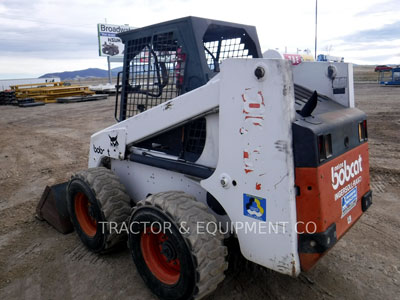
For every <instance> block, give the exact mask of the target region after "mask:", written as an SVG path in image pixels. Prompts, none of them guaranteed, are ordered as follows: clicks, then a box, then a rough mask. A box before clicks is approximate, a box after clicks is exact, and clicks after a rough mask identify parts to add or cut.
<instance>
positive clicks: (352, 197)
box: [342, 187, 357, 218]
mask: <svg viewBox="0 0 400 300" xmlns="http://www.w3.org/2000/svg"><path fill="white" fill-rule="evenodd" d="M356 204H357V187H355V188H354V189H352V190H350V191H349V192H348V193H347V194H346V195H344V196H343V198H342V218H343V217H344V216H345V215H346V214H347V213H348V212H349V211H350V210H352V209H353V208H354V206H356Z"/></svg>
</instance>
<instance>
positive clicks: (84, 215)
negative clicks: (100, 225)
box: [74, 192, 97, 237]
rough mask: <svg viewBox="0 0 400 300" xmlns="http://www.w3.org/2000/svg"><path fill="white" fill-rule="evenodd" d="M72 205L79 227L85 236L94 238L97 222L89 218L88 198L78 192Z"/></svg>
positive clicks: (89, 204)
mask: <svg viewBox="0 0 400 300" xmlns="http://www.w3.org/2000/svg"><path fill="white" fill-rule="evenodd" d="M74 204H75V205H74V206H75V215H76V218H77V220H78V223H79V226H80V227H81V229H82V230H83V232H84V233H85V234H86V235H87V236H89V237H94V236H95V235H96V232H97V222H96V219H95V218H94V217H93V216H91V213H90V212H91V211H92V204H91V203H90V202H89V199H88V197H86V195H85V194H84V193H81V192H78V193H77V194H76V195H75V198H74Z"/></svg>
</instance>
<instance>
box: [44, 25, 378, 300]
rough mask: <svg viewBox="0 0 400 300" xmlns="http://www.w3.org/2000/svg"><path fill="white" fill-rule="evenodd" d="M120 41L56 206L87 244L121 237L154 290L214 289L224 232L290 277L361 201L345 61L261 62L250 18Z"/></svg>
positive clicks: (101, 247) (131, 34) (354, 114)
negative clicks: (95, 122) (83, 154)
mask: <svg viewBox="0 0 400 300" xmlns="http://www.w3.org/2000/svg"><path fill="white" fill-rule="evenodd" d="M119 37H120V38H121V39H122V41H123V43H124V44H125V52H124V65H123V71H122V73H121V74H119V77H120V79H121V80H122V84H121V85H118V89H119V91H120V97H118V94H119V93H117V99H116V105H115V117H116V119H117V121H118V122H117V123H116V124H115V125H113V126H110V127H108V128H106V129H103V130H101V131H99V132H97V133H95V134H94V135H92V137H91V141H90V153H89V169H87V170H84V171H81V172H78V173H76V174H75V175H74V176H72V178H71V179H70V181H69V182H68V183H67V184H66V188H65V192H66V195H65V199H66V200H65V201H64V200H62V199H63V197H59V199H61V200H58V202H62V203H58V205H55V207H57V208H58V207H62V206H63V204H64V207H65V206H66V207H67V211H68V214H69V218H70V219H71V221H72V224H73V226H74V229H75V231H76V232H77V234H78V235H79V237H80V239H81V240H82V242H83V243H84V244H85V245H86V246H87V247H88V248H89V249H90V250H92V251H94V252H107V251H110V250H111V249H113V248H114V247H116V246H117V245H119V244H120V243H121V242H125V241H126V240H127V239H128V245H129V249H130V252H131V254H132V258H133V261H134V263H135V264H136V267H137V269H138V272H139V273H140V275H141V276H142V278H143V279H144V281H145V283H146V284H147V285H148V287H149V288H150V289H151V290H152V292H153V293H154V294H156V295H157V296H158V297H159V298H161V299H193V298H195V299H200V298H202V297H203V296H205V295H207V294H209V293H211V292H212V291H214V290H215V289H216V287H217V285H218V284H219V283H220V282H221V281H222V280H223V279H224V271H225V270H226V269H227V262H226V257H227V253H228V251H229V249H227V247H226V244H225V243H224V241H225V240H226V239H227V238H228V237H233V238H237V240H238V243H239V245H240V251H241V253H242V254H243V256H244V257H245V258H246V259H248V260H250V261H252V262H254V263H257V264H259V265H261V266H264V267H266V268H269V269H272V270H275V271H277V272H280V273H283V274H288V275H290V276H298V275H299V274H300V272H301V271H302V270H303V271H307V270H309V269H310V268H311V267H312V266H313V265H314V264H315V263H316V262H317V261H318V260H319V259H320V258H321V257H322V256H323V255H324V254H326V253H327V251H329V249H331V248H332V247H333V246H334V245H335V243H336V242H337V240H338V239H340V238H341V237H342V236H343V235H344V234H345V233H346V231H347V230H349V228H350V227H351V226H352V225H353V224H354V223H355V222H356V221H357V220H358V219H359V218H360V216H361V215H362V214H363V212H365V211H366V210H367V209H368V207H369V206H370V205H371V203H372V194H371V191H370V180H369V160H368V156H369V155H368V144H367V140H368V136H367V121H366V115H365V113H363V112H362V111H360V110H358V109H356V108H355V107H354V90H353V73H352V65H351V64H347V63H329V62H303V63H300V64H297V65H292V64H291V63H290V62H289V61H288V60H282V59H268V58H263V57H262V53H261V49H260V45H259V41H258V38H257V33H256V29H255V27H253V26H246V25H240V24H233V23H227V22H221V21H215V20H208V19H202V18H196V17H186V18H182V19H177V20H173V21H169V22H164V23H160V24H156V25H152V26H148V27H144V28H140V29H135V30H132V31H128V32H124V33H121V34H119ZM118 82H119V81H118ZM53 201H57V200H53ZM45 203H46V200H43V201H42V206H41V207H42V208H43V207H45V206H46V205H45ZM60 210H61V209H60ZM65 211H66V209H64V214H63V215H61V216H62V217H65ZM39 213H40V209H39ZM67 217H68V216H67Z"/></svg>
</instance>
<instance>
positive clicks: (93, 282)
mask: <svg viewBox="0 0 400 300" xmlns="http://www.w3.org/2000/svg"><path fill="white" fill-rule="evenodd" d="M356 102H357V106H358V107H359V108H360V109H362V110H364V111H366V112H367V113H368V115H369V120H368V122H369V123H368V129H369V146H370V155H371V176H372V187H373V193H374V199H373V200H374V203H373V205H372V206H371V208H370V209H369V210H368V211H367V212H366V213H365V214H364V216H363V217H362V218H361V220H360V221H359V222H357V223H356V224H355V225H354V227H353V228H352V229H351V230H350V231H349V233H348V234H347V235H346V236H345V237H344V238H343V239H342V240H340V241H339V242H338V243H337V245H336V246H335V247H334V248H333V249H332V250H331V251H330V252H329V253H328V254H327V255H326V256H325V257H324V258H323V259H321V261H320V262H319V264H317V266H316V267H315V268H314V269H313V270H311V271H310V272H308V273H304V274H302V275H301V276H300V277H299V278H297V279H294V278H290V277H287V276H284V275H280V274H278V273H275V272H272V271H268V270H265V269H262V268H260V267H256V266H255V265H253V264H251V263H248V264H245V263H244V261H242V263H243V265H242V266H241V267H240V268H239V269H236V270H235V271H232V270H230V271H228V274H227V278H226V279H225V281H224V282H223V283H222V284H221V285H220V287H219V288H218V290H217V291H215V292H214V293H213V294H212V295H211V296H209V298H208V299H363V300H364V299H377V298H378V299H398V297H399V296H398V295H399V291H400V256H399V253H400V243H399V241H400V230H399V228H400V199H399V194H400V160H399V158H400V154H399V153H400V144H399V140H400V88H395V87H380V86H378V85H377V84H356ZM113 105H114V99H113V97H110V98H109V99H108V100H102V101H97V102H91V103H75V104H49V105H46V106H42V107H34V108H18V107H12V106H0V137H1V138H0V299H116V298H117V299H155V297H154V296H153V295H152V294H151V293H150V292H149V290H148V289H147V288H146V286H145V285H144V283H143V281H142V280H141V278H140V276H139V274H138V273H137V271H136V268H135V266H134V264H133V262H132V260H131V257H130V254H129V251H128V250H127V249H125V250H121V251H119V252H117V253H112V254H108V255H95V254H92V253H91V252H89V251H88V250H86V248H85V247H84V246H82V244H81V242H80V241H79V240H78V238H77V236H76V235H75V234H74V233H72V234H69V235H62V234H60V233H58V232H57V231H55V230H54V229H53V228H51V227H50V226H49V225H48V224H46V223H45V222H40V221H38V220H36V219H35V217H34V211H35V206H36V204H37V202H38V201H39V199H40V196H41V193H42V192H43V189H44V187H45V186H46V185H49V184H54V183H58V182H62V181H65V180H66V179H68V178H69V177H70V176H71V174H72V173H74V172H76V171H78V170H80V169H84V168H86V166H87V156H88V150H89V138H90V135H91V134H92V133H94V132H96V131H98V130H99V129H102V128H104V127H106V126H108V125H111V124H113V123H114V119H113V109H114V108H113Z"/></svg>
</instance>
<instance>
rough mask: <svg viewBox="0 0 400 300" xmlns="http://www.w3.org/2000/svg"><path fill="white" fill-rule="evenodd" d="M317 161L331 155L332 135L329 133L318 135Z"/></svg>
mask: <svg viewBox="0 0 400 300" xmlns="http://www.w3.org/2000/svg"><path fill="white" fill-rule="evenodd" d="M318 151H319V161H320V162H321V161H324V160H325V159H327V158H329V157H331V156H332V137H331V135H330V134H326V135H320V136H318Z"/></svg>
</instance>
